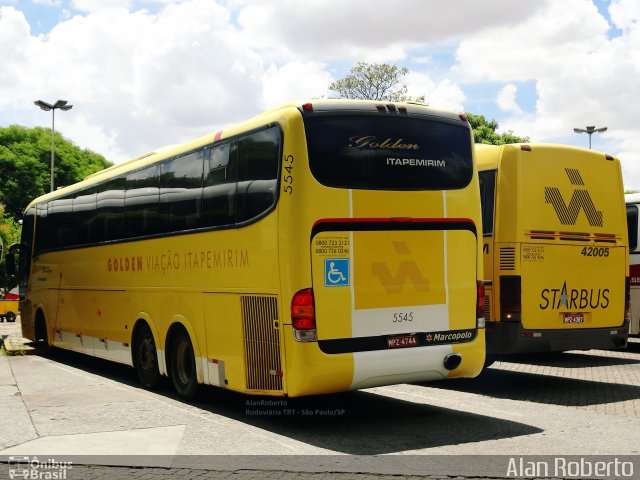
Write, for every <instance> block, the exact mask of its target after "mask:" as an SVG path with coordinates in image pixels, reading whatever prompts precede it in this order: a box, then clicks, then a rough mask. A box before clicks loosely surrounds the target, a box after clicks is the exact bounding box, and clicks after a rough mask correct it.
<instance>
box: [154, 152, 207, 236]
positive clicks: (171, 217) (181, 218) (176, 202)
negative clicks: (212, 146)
mask: <svg viewBox="0 0 640 480" xmlns="http://www.w3.org/2000/svg"><path fill="white" fill-rule="evenodd" d="M203 161H204V151H203V150H201V151H199V152H194V153H190V154H188V155H184V156H182V157H179V158H174V159H172V160H169V161H168V162H164V163H163V164H162V165H161V166H160V168H161V170H160V231H162V232H177V231H181V230H191V229H194V228H198V227H199V226H200V214H201V210H202V168H203Z"/></svg>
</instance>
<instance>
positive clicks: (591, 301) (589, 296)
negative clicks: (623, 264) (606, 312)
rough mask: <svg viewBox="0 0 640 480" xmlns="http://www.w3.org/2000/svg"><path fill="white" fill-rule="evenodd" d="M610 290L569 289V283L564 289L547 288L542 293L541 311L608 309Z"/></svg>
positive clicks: (564, 285)
mask: <svg viewBox="0 0 640 480" xmlns="http://www.w3.org/2000/svg"><path fill="white" fill-rule="evenodd" d="M609 292H610V290H609V289H608V288H599V289H597V290H596V289H593V288H589V289H587V288H580V289H575V288H567V282H566V280H565V282H564V283H563V284H562V288H545V289H543V290H542V292H541V293H540V298H541V302H540V309H541V310H547V309H551V310H585V309H587V308H591V309H595V308H607V307H608V306H609Z"/></svg>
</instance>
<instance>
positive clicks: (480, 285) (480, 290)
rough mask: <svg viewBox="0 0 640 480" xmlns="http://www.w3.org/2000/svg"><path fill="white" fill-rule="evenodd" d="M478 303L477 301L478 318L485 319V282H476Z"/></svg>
mask: <svg viewBox="0 0 640 480" xmlns="http://www.w3.org/2000/svg"><path fill="white" fill-rule="evenodd" d="M476 291H477V301H476V318H478V319H479V318H482V319H484V308H485V297H484V282H483V281H478V282H476Z"/></svg>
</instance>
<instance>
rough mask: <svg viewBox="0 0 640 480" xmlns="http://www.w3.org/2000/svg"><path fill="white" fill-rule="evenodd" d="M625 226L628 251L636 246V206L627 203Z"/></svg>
mask: <svg viewBox="0 0 640 480" xmlns="http://www.w3.org/2000/svg"><path fill="white" fill-rule="evenodd" d="M627 228H628V229H629V251H630V252H634V251H635V250H636V248H638V207H637V206H635V205H627Z"/></svg>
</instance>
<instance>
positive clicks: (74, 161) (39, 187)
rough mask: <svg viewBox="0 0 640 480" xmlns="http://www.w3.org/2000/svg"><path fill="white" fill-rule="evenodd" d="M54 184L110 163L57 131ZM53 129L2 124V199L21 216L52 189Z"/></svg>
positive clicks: (69, 181)
mask: <svg viewBox="0 0 640 480" xmlns="http://www.w3.org/2000/svg"><path fill="white" fill-rule="evenodd" d="M54 142H55V171H54V180H55V185H57V186H65V185H70V184H72V183H75V182H78V181H80V180H82V179H83V178H85V177H86V176H87V175H89V174H91V173H93V172H97V171H98V170H102V169H104V168H106V167H109V166H110V165H111V163H110V162H108V161H107V160H105V158H104V157H103V156H102V155H99V154H97V153H95V152H92V151H91V150H87V149H81V148H79V147H78V146H76V145H74V144H73V143H72V142H71V141H69V140H67V139H66V138H64V137H63V136H62V135H61V134H60V133H58V132H56V134H55V137H54ZM50 162H51V130H50V129H48V128H40V127H37V128H31V129H29V128H25V127H22V126H19V125H11V126H9V127H6V128H2V127H0V203H2V204H3V205H4V207H5V210H6V214H8V215H10V216H12V217H13V218H14V219H18V218H20V217H21V215H22V211H23V210H24V208H25V207H26V206H27V205H28V204H29V202H31V200H33V199H34V198H36V197H38V196H40V195H43V194H44V193H47V192H48V191H49V186H50V178H49V175H50V166H51V163H50Z"/></svg>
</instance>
